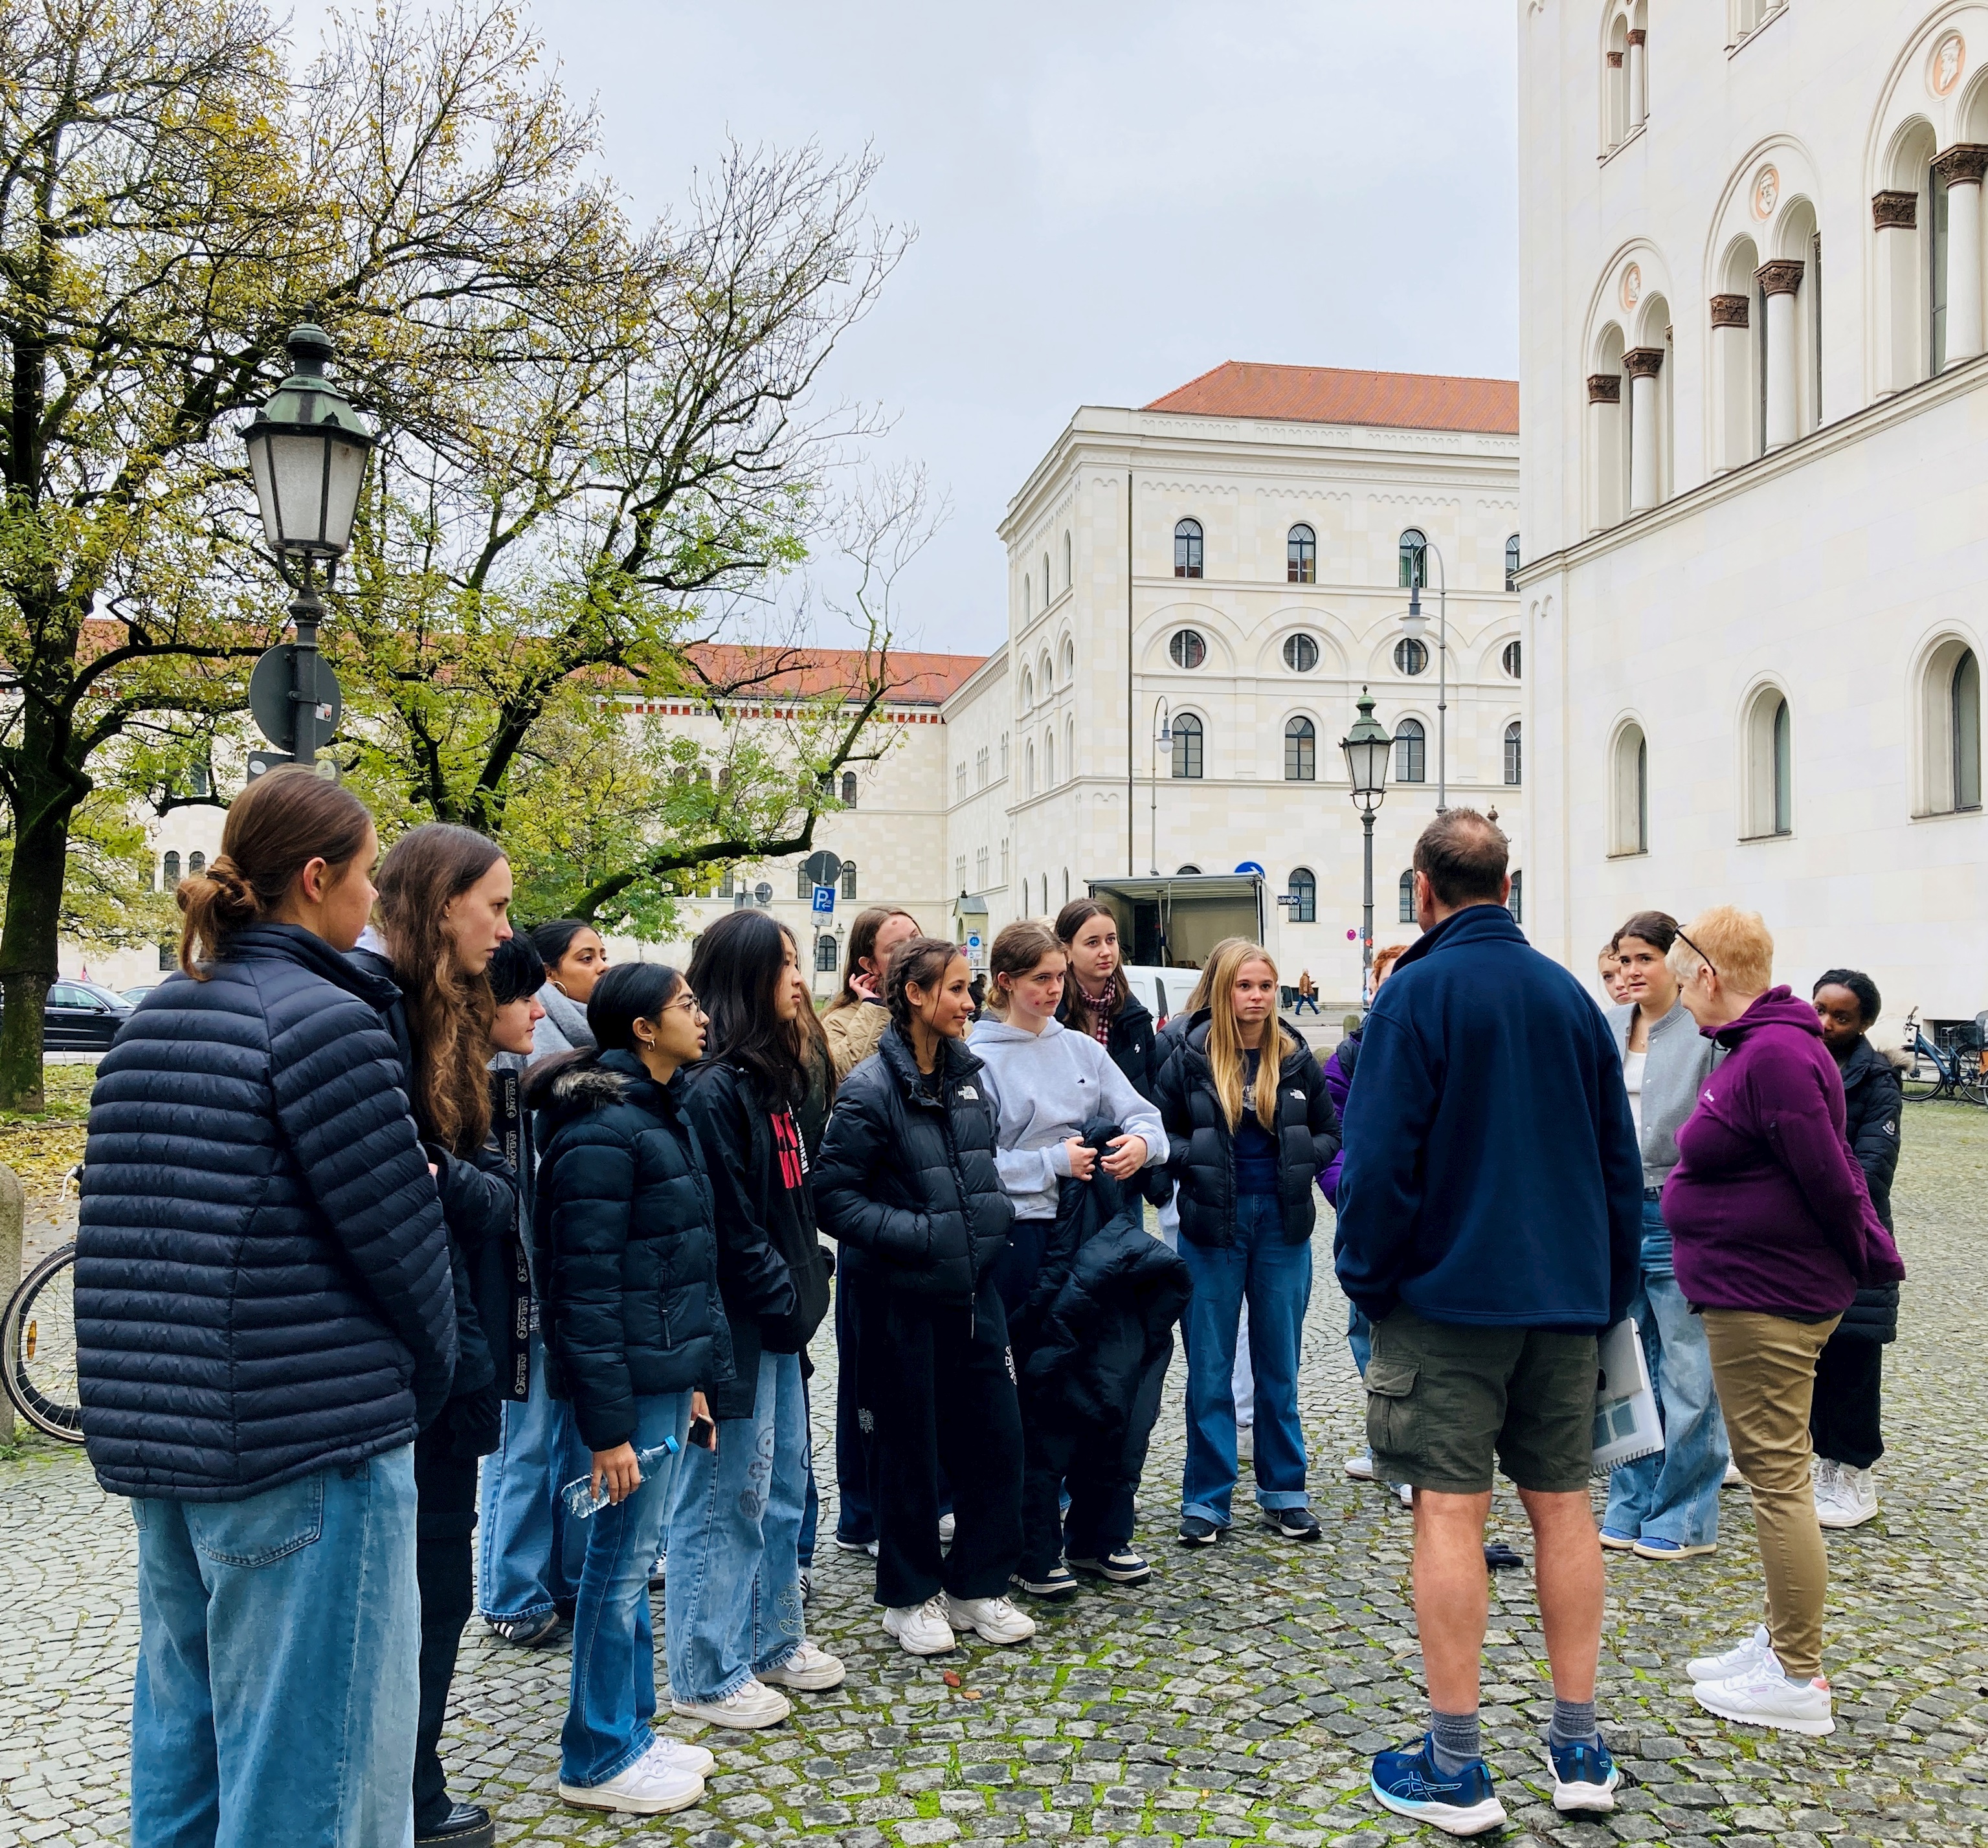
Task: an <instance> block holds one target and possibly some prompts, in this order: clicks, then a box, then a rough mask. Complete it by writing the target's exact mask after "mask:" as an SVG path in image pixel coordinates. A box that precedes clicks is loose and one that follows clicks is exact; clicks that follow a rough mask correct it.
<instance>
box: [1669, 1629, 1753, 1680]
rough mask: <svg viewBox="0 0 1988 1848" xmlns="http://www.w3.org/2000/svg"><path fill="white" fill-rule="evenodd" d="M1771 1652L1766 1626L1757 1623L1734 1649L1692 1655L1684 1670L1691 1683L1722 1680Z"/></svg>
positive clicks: (1744, 1671)
mask: <svg viewBox="0 0 1988 1848" xmlns="http://www.w3.org/2000/svg"><path fill="white" fill-rule="evenodd" d="M1771 1654H1773V1643H1772V1641H1771V1640H1770V1639H1769V1637H1768V1635H1767V1625H1766V1624H1764V1623H1762V1624H1760V1625H1758V1626H1757V1627H1756V1628H1755V1630H1754V1631H1753V1634H1752V1635H1751V1636H1750V1637H1748V1638H1747V1639H1746V1641H1745V1642H1743V1643H1742V1644H1740V1645H1739V1647H1738V1648H1736V1649H1729V1650H1726V1653H1725V1654H1723V1655H1716V1656H1694V1657H1692V1659H1691V1660H1689V1662H1687V1663H1685V1665H1684V1671H1685V1674H1688V1675H1689V1676H1690V1677H1691V1678H1692V1684H1693V1685H1694V1686H1695V1685H1696V1684H1698V1683H1699V1682H1700V1681H1726V1680H1728V1679H1729V1678H1730V1677H1732V1676H1733V1675H1736V1674H1745V1673H1746V1671H1747V1670H1748V1669H1750V1668H1751V1667H1753V1664H1755V1663H1756V1662H1757V1661H1759V1660H1760V1658H1761V1657H1763V1656H1767V1655H1771Z"/></svg>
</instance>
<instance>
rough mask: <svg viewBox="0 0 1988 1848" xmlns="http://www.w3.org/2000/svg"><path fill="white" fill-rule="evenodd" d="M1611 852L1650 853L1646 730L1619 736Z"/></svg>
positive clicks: (1630, 729)
mask: <svg viewBox="0 0 1988 1848" xmlns="http://www.w3.org/2000/svg"><path fill="white" fill-rule="evenodd" d="M1608 783H1609V805H1608V851H1609V852H1610V853H1614V854H1621V853H1648V852H1649V850H1650V747H1649V745H1648V742H1647V741H1646V740H1645V738H1644V736H1643V728H1642V727H1641V725H1634V724H1631V725H1625V726H1624V727H1623V728H1622V729H1621V731H1618V732H1617V733H1616V735H1615V743H1614V748H1613V749H1612V751H1611V753H1610V758H1609V765H1608Z"/></svg>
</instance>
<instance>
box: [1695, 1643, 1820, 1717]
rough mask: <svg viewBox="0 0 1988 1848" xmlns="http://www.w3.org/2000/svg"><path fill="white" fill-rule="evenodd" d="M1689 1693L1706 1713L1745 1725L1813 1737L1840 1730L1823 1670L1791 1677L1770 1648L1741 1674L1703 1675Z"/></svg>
mask: <svg viewBox="0 0 1988 1848" xmlns="http://www.w3.org/2000/svg"><path fill="white" fill-rule="evenodd" d="M1691 1696H1692V1699H1693V1700H1695V1701H1697V1703H1698V1704H1699V1706H1701V1707H1702V1708H1704V1709H1705V1710H1706V1711H1707V1712H1708V1713H1716V1714H1717V1715H1719V1718H1722V1719H1727V1720H1737V1721H1739V1722H1740V1723H1741V1724H1742V1725H1747V1726H1772V1727H1775V1728H1777V1729H1779V1730H1780V1731H1783V1732H1799V1733H1803V1734H1805V1735H1807V1736H1808V1737H1809V1738H1822V1737H1823V1736H1824V1735H1825V1734H1827V1733H1831V1732H1834V1731H1835V1730H1836V1715H1835V1711H1834V1704H1833V1703H1832V1702H1831V1699H1830V1691H1829V1683H1828V1682H1827V1681H1825V1680H1824V1678H1823V1677H1821V1675H1817V1677H1815V1679H1814V1681H1790V1680H1789V1678H1788V1677H1787V1676H1786V1675H1784V1674H1782V1673H1781V1664H1780V1661H1779V1660H1778V1659H1777V1657H1776V1656H1775V1654H1774V1652H1773V1650H1771V1649H1770V1650H1768V1651H1767V1654H1766V1655H1764V1656H1763V1657H1761V1658H1760V1660H1758V1661H1756V1663H1755V1664H1753V1667H1751V1668H1750V1669H1748V1670H1746V1671H1745V1672H1744V1673H1743V1674H1736V1675H1734V1676H1733V1677H1731V1678H1730V1679H1729V1680H1726V1681H1701V1682H1700V1683H1699V1684H1698V1685H1697V1686H1696V1688H1692V1691H1691Z"/></svg>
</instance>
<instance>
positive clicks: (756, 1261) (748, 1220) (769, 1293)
mask: <svg viewBox="0 0 1988 1848" xmlns="http://www.w3.org/2000/svg"><path fill="white" fill-rule="evenodd" d="M748 1108H749V1105H748V1102H747V1100H746V1097H745V1092H744V1089H743V1086H742V1083H741V1081H740V1079H739V1076H738V1075H737V1073H735V1072H734V1071H732V1070H731V1069H729V1068H728V1067H726V1066H722V1065H720V1066H715V1067H714V1068H713V1069H712V1070H710V1071H709V1072H708V1073H701V1074H700V1075H699V1077H698V1082H697V1083H695V1084H694V1085H692V1086H689V1087H688V1090H686V1092H685V1114H686V1115H687V1116H688V1117H689V1118H690V1120H691V1124H692V1126H693V1127H695V1129H696V1130H697V1137H698V1147H700V1148H701V1149H702V1150H703V1151H704V1154H705V1163H706V1165H707V1167H708V1173H709V1176H710V1180H711V1191H712V1198H713V1199H714V1201H715V1204H716V1207H717V1218H718V1283H719V1286H720V1288H721V1289H722V1291H723V1292H724V1296H725V1308H726V1309H727V1310H728V1311H729V1312H730V1313H733V1314H736V1315H746V1316H756V1317H758V1318H760V1319H766V1318H767V1317H769V1316H791V1315H793V1313H794V1309H795V1291H794V1280H793V1273H792V1272H789V1270H788V1269H787V1265H786V1259H785V1258H783V1257H782V1256H781V1255H780V1254H779V1252H777V1251H776V1250H775V1249H774V1248H773V1238H772V1236H771V1235H770V1234H769V1232H768V1231H767V1230H766V1227H765V1225H762V1223H761V1221H760V1218H759V1214H758V1212H757V1211H756V1210H755V1208H754V1207H753V1204H752V1186H751V1184H750V1183H749V1181H748V1179H747V1176H746V1172H745V1166H746V1164H747V1162H748V1161H749V1160H751V1158H752V1123H751V1120H749V1117H748V1116H747V1110H748Z"/></svg>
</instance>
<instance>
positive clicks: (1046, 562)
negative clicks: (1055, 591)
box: [1043, 552, 1050, 610]
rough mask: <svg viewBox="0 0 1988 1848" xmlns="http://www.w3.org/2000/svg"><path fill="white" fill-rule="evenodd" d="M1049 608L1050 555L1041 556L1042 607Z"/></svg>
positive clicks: (1045, 553)
mask: <svg viewBox="0 0 1988 1848" xmlns="http://www.w3.org/2000/svg"><path fill="white" fill-rule="evenodd" d="M1049 606H1050V555H1049V554H1048V553H1047V552H1044V553H1043V608H1044V609H1045V610H1046V609H1047V608H1048V607H1049Z"/></svg>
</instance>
